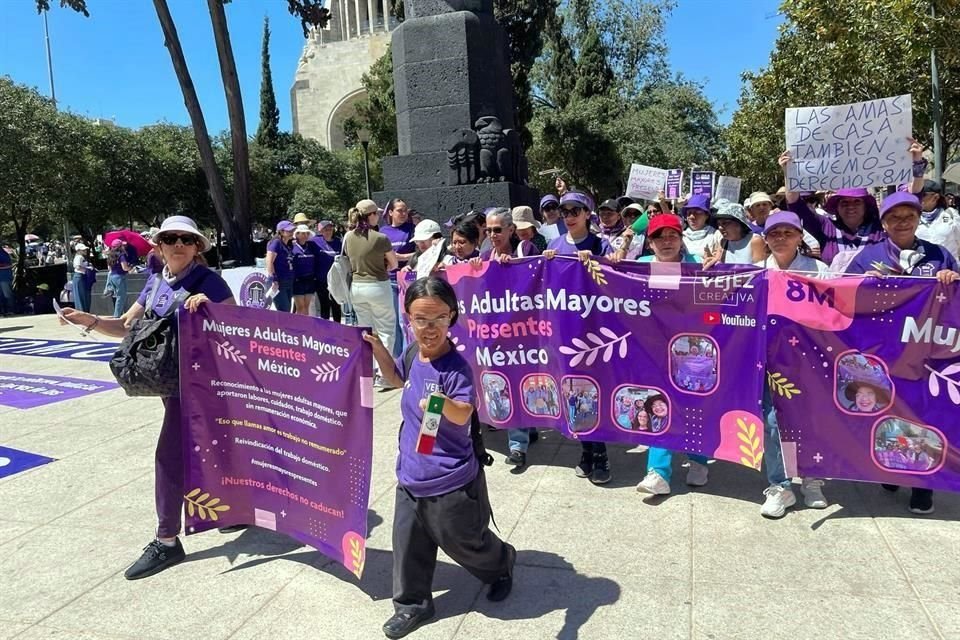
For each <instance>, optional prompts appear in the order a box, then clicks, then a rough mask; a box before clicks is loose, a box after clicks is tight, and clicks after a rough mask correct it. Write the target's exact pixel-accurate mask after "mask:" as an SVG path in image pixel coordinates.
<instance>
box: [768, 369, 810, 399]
mask: <svg viewBox="0 0 960 640" xmlns="http://www.w3.org/2000/svg"><path fill="white" fill-rule="evenodd" d="M767 382H768V383H769V384H770V388H771V389H773V390H774V391H776V392H777V395H779V396H781V397H783V398H786V399H787V400H790V399H791V398H793V396H798V395H800V394H801V393H803V391H801V390H800V389H798V388H797V385H795V384H793V383H792V382H790V381H789V380H788V379H787V377H786V376H785V375H783V374H782V373H776V372H773V373H771V372H769V371H768V372H767Z"/></svg>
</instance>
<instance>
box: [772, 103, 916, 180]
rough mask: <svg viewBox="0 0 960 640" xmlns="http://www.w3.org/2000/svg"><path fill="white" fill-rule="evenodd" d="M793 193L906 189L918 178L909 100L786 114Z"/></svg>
mask: <svg viewBox="0 0 960 640" xmlns="http://www.w3.org/2000/svg"><path fill="white" fill-rule="evenodd" d="M785 123H786V137H787V149H788V150H789V151H790V153H791V155H792V156H793V162H791V163H790V165H789V167H788V169H787V189H788V190H789V191H819V190H827V191H836V190H837V189H850V188H866V187H879V186H886V185H894V184H902V183H905V182H909V181H910V180H912V179H913V174H912V167H911V157H910V152H909V150H908V149H909V147H910V142H909V141H908V138H910V137H911V135H912V130H913V109H912V106H911V99H910V96H909V95H902V96H895V97H892V98H881V99H879V100H869V101H867V102H857V103H855V104H842V105H837V106H831V107H801V108H796V109H787V110H786V117H785Z"/></svg>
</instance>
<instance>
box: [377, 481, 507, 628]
mask: <svg viewBox="0 0 960 640" xmlns="http://www.w3.org/2000/svg"><path fill="white" fill-rule="evenodd" d="M438 548H439V549H443V551H444V552H445V553H446V554H447V555H448V556H450V557H451V558H453V559H454V561H456V562H457V564H459V565H460V566H462V567H463V568H464V569H466V570H467V571H469V572H470V573H471V574H473V575H474V576H475V577H476V578H477V579H478V580H480V581H481V582H483V583H485V584H491V583H493V582H496V580H497V579H498V578H501V577H503V576H506V575H512V573H513V563H514V561H515V560H516V556H517V552H516V550H515V549H514V548H513V547H512V546H510V545H509V544H507V543H505V542H503V541H502V540H500V538H498V537H497V536H496V535H495V534H494V533H493V532H492V531H490V499H489V497H488V495H487V480H486V478H485V477H484V474H483V471H480V472H478V473H477V477H476V478H474V479H473V481H471V482H470V483H469V484H467V485H466V486H464V487H461V488H460V489H457V490H456V491H452V492H450V493H448V494H446V495H442V496H435V497H431V498H415V497H413V496H412V495H410V493H409V492H408V491H407V490H406V489H404V488H403V487H401V486H399V485H398V486H397V506H396V512H395V513H394V516H393V606H394V609H395V610H396V611H397V613H413V614H416V613H419V612H421V611H424V610H426V609H427V608H429V607H430V606H431V605H432V602H433V572H434V570H435V569H436V566H437V549H438Z"/></svg>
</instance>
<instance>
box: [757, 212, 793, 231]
mask: <svg viewBox="0 0 960 640" xmlns="http://www.w3.org/2000/svg"><path fill="white" fill-rule="evenodd" d="M781 225H786V226H788V227H793V228H794V229H796V230H798V231H801V232H802V231H803V224H802V223H801V222H800V216H798V215H797V214H795V213H794V212H793V211H785V210H781V211H777V212H776V213H773V214H770V217H768V218H767V222H766V224H764V225H763V232H764V233H767V232H768V231H770V230H771V229H773V228H774V227H779V226H781Z"/></svg>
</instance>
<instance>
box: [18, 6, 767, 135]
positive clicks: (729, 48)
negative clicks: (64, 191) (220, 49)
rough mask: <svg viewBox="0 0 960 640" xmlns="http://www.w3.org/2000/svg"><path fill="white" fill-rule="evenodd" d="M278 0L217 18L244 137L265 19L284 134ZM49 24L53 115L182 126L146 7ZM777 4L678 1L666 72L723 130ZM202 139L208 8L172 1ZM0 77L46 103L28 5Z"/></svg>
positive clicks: (252, 117)
mask: <svg viewBox="0 0 960 640" xmlns="http://www.w3.org/2000/svg"><path fill="white" fill-rule="evenodd" d="M286 4H287V3H286V2H285V1H284V0H234V2H232V3H230V4H229V5H227V19H228V21H229V25H230V35H231V38H232V40H233V49H234V55H235V57H236V61H237V68H238V71H239V74H240V81H241V91H242V93H243V98H244V106H245V110H246V116H247V127H248V129H249V130H250V131H251V132H252V131H253V130H255V129H256V126H257V119H258V115H257V114H258V109H259V91H260V38H261V29H262V23H263V16H264V15H268V16H269V17H270V27H271V30H272V32H273V35H272V40H271V50H270V54H271V58H272V70H273V80H274V90H275V91H276V95H277V103H278V105H279V107H280V125H281V128H283V129H285V130H289V129H290V128H291V120H290V91H289V90H290V85H291V83H292V81H293V74H294V71H295V69H296V66H297V60H298V59H299V57H300V53H301V51H302V48H303V34H302V31H301V28H300V23H299V21H298V20H296V19H295V18H293V17H292V16H291V15H290V14H288V13H287V11H286ZM51 5H54V6H55V7H56V8H54V9H52V10H51V11H50V14H49V24H50V39H51V44H52V49H53V64H54V81H55V85H56V91H57V100H58V103H59V105H60V106H61V108H67V109H70V110H71V111H74V112H75V113H79V114H81V115H85V116H88V117H99V118H110V119H114V120H116V122H117V123H118V124H119V125H121V126H127V127H139V126H142V125H145V124H151V123H154V122H158V121H168V122H174V123H180V124H188V123H189V118H188V116H187V112H186V109H185V107H184V106H183V99H182V97H181V94H180V89H179V86H178V84H177V80H176V77H175V76H174V73H173V68H172V66H171V64H170V57H169V55H168V53H167V50H166V49H165V48H164V46H163V37H162V35H161V32H160V26H159V24H158V23H157V17H156V13H155V12H154V10H153V3H152V2H150V1H149V0H88V5H89V8H90V13H91V16H90V18H84V17H83V16H80V15H78V14H74V13H73V12H72V11H69V10H64V9H60V8H59V7H58V6H57V5H59V2H58V0H52V1H51ZM777 5H778V2H777V0H679V2H678V6H677V8H676V9H675V10H674V13H673V15H672V17H671V18H670V21H669V23H668V25H667V33H666V35H667V38H668V40H669V43H670V61H671V64H672V65H673V68H674V70H675V71H680V72H682V73H684V74H685V75H686V76H687V77H689V78H692V79H694V80H700V81H703V82H705V83H706V93H707V96H708V97H709V98H710V99H711V100H712V101H713V102H714V104H715V105H716V107H717V110H718V113H720V116H721V120H722V121H724V122H726V121H728V120H729V117H730V115H731V114H732V112H733V111H734V110H735V108H736V100H737V96H738V95H739V91H740V78H739V74H740V72H741V71H743V70H745V69H756V68H759V67H761V66H763V65H765V64H766V62H767V59H768V56H769V54H770V50H771V48H772V46H773V42H774V40H775V39H776V29H777V25H778V24H779V22H780V18H779V16H777V15H776V11H777ZM170 10H171V13H172V14H173V17H174V20H175V21H176V23H177V28H178V30H179V33H180V40H181V42H182V43H183V47H184V51H185V54H186V57H187V63H188V65H189V67H190V71H191V73H192V75H193V81H194V84H195V85H196V87H197V92H198V94H199V96H200V102H201V104H202V105H203V109H204V114H205V116H206V119H207V127H208V129H209V130H210V131H211V132H219V131H221V130H223V129H226V128H227V122H228V119H227V112H226V106H225V103H224V96H223V85H222V84H221V82H220V71H219V66H218V64H217V56H216V49H215V47H214V44H213V37H212V33H211V27H210V18H209V15H208V13H207V11H206V3H205V2H203V1H202V0H170ZM0 74H4V75H10V76H11V77H13V79H14V80H16V81H17V82H21V83H24V84H28V85H32V86H35V87H37V88H39V89H40V91H41V92H42V93H44V94H47V93H48V92H49V85H48V82H47V67H46V57H45V53H44V42H43V25H42V19H41V17H40V16H38V15H37V13H36V9H35V3H34V0H0Z"/></svg>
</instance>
